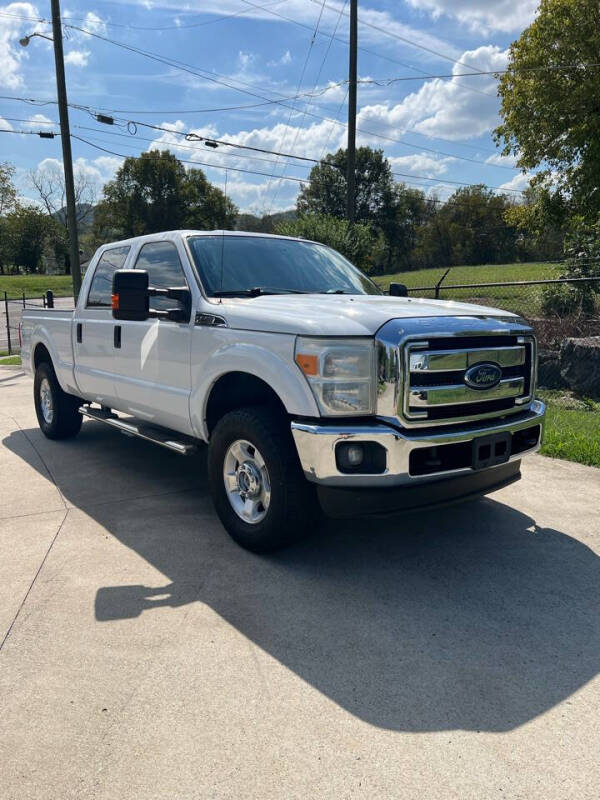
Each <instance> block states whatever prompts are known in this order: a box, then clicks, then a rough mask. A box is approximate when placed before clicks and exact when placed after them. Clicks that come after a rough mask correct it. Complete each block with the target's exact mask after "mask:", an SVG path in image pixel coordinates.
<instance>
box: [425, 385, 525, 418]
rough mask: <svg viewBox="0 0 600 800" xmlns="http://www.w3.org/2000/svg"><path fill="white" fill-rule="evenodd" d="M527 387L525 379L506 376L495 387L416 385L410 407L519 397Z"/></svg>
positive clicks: (428, 406) (454, 404) (461, 403)
mask: <svg viewBox="0 0 600 800" xmlns="http://www.w3.org/2000/svg"><path fill="white" fill-rule="evenodd" d="M524 389H525V379H524V378H523V377H519V378H506V379H505V380H501V381H500V383H499V384H498V385H497V386H495V387H494V388H493V389H484V390H482V389H472V388H471V387H470V386H466V385H465V384H464V383H461V384H456V385H455V386H414V387H413V388H412V389H411V390H410V393H409V407H410V408H417V409H419V410H423V409H427V408H432V407H438V406H456V405H464V404H466V403H479V402H482V401H483V402H486V401H488V400H502V399H504V398H506V397H519V396H520V395H522V394H523V392H524Z"/></svg>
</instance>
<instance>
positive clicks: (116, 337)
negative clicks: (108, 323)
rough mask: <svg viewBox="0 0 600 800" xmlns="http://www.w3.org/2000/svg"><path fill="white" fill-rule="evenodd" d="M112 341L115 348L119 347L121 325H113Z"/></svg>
mask: <svg viewBox="0 0 600 800" xmlns="http://www.w3.org/2000/svg"><path fill="white" fill-rule="evenodd" d="M113 343H114V346H115V347H117V348H120V347H121V326H120V325H115V330H114V339H113Z"/></svg>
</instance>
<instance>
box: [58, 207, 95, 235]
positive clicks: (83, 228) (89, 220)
mask: <svg viewBox="0 0 600 800" xmlns="http://www.w3.org/2000/svg"><path fill="white" fill-rule="evenodd" d="M95 211H96V207H95V206H93V205H91V203H80V204H79V205H77V206H76V208H75V213H76V214H77V230H78V231H79V233H80V234H81V233H87V232H88V231H90V230H91V229H92V226H93V224H94V213H95ZM52 216H53V217H54V219H55V220H56V221H57V222H60V224H61V225H66V224H67V223H66V220H67V208H66V206H64V207H63V208H61V209H60V211H56V212H55V213H54V214H52Z"/></svg>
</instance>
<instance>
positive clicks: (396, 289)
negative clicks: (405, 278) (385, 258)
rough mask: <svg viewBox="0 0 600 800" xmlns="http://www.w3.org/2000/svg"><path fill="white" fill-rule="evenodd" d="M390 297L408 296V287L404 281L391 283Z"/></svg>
mask: <svg viewBox="0 0 600 800" xmlns="http://www.w3.org/2000/svg"><path fill="white" fill-rule="evenodd" d="M390 297H408V289H407V288H406V286H405V285H404V284H403V283H390Z"/></svg>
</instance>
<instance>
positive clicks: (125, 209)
mask: <svg viewBox="0 0 600 800" xmlns="http://www.w3.org/2000/svg"><path fill="white" fill-rule="evenodd" d="M236 215H237V208H236V207H235V205H234V204H233V203H232V202H231V201H230V200H229V199H227V198H226V197H225V195H224V194H223V192H221V190H220V189H218V188H217V187H215V186H213V185H212V184H211V183H209V181H207V180H206V177H205V175H204V173H203V172H202V171H201V170H199V169H190V170H186V169H185V167H184V165H183V164H182V163H181V161H179V159H178V158H176V156H174V155H173V154H172V153H170V152H168V151H156V150H152V151H151V152H149V153H142V155H141V156H140V157H139V158H126V159H125V161H124V162H123V164H122V166H121V167H120V169H119V171H118V172H117V174H116V176H115V178H114V180H112V181H109V183H107V184H106V185H105V187H104V199H103V200H102V201H101V202H100V203H99V205H98V207H97V209H96V213H95V217H94V235H95V237H96V238H97V240H102V239H104V240H105V239H107V238H119V237H126V236H140V235H142V234H145V233H156V232H158V231H165V230H176V229H178V228H215V227H219V228H232V227H233V225H234V222H235V218H236Z"/></svg>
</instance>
